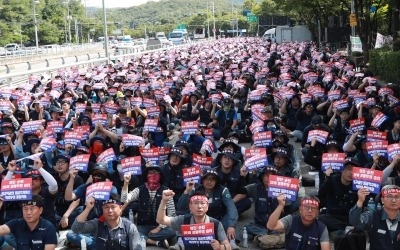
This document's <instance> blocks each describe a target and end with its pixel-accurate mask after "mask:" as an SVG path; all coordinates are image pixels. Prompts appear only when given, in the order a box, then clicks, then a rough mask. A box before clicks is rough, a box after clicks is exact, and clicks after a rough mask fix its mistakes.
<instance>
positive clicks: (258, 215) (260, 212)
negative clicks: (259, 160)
mask: <svg viewBox="0 0 400 250" xmlns="http://www.w3.org/2000/svg"><path fill="white" fill-rule="evenodd" d="M241 173H242V175H245V174H247V173H246V166H243V167H242V169H241ZM271 174H273V175H276V174H277V170H276V168H275V167H273V166H266V167H263V168H261V169H260V170H259V171H258V176H257V177H258V181H259V182H258V183H253V184H250V185H247V186H246V190H247V194H248V195H249V196H250V198H251V199H252V201H253V203H254V221H253V222H250V223H249V224H246V225H244V227H246V229H247V233H248V234H250V235H252V236H257V235H264V234H268V233H269V232H270V231H269V230H268V229H267V221H268V218H269V216H270V215H271V214H272V213H273V212H274V211H275V209H276V208H277V207H278V201H277V200H276V199H273V198H271V197H268V179H269V176H270V175H271ZM286 203H287V204H286V205H285V209H284V211H282V214H281V216H280V217H283V216H285V215H287V214H289V213H290V212H291V211H290V210H291V205H289V203H288V202H286Z"/></svg>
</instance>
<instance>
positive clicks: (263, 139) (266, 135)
mask: <svg viewBox="0 0 400 250" xmlns="http://www.w3.org/2000/svg"><path fill="white" fill-rule="evenodd" d="M253 141H254V145H255V146H256V147H269V146H272V132H271V131H264V132H256V133H254V135H253Z"/></svg>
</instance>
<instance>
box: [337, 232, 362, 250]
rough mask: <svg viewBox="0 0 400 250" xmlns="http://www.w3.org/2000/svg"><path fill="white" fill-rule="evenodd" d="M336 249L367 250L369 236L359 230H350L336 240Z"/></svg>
mask: <svg viewBox="0 0 400 250" xmlns="http://www.w3.org/2000/svg"><path fill="white" fill-rule="evenodd" d="M334 246H335V248H334V249H335V250H365V249H367V237H366V236H365V233H364V232H362V231H359V230H354V229H353V230H350V231H349V232H347V233H346V234H345V235H343V236H339V237H337V238H336V239H335V241H334Z"/></svg>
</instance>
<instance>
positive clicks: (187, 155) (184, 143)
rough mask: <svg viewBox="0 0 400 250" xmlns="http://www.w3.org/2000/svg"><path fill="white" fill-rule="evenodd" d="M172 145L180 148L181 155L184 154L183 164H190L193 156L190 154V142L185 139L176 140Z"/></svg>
mask: <svg viewBox="0 0 400 250" xmlns="http://www.w3.org/2000/svg"><path fill="white" fill-rule="evenodd" d="M202 143H203V142H202ZM174 147H175V148H179V149H181V150H182V154H183V156H185V165H186V166H192V165H193V156H192V150H191V149H190V144H189V143H188V142H187V141H184V140H178V141H176V142H175V145H174Z"/></svg>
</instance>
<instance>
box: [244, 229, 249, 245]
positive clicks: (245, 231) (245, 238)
mask: <svg viewBox="0 0 400 250" xmlns="http://www.w3.org/2000/svg"><path fill="white" fill-rule="evenodd" d="M248 238H249V236H248V235H247V229H246V227H243V247H245V248H247V247H249V243H248V242H247V240H248Z"/></svg>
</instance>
